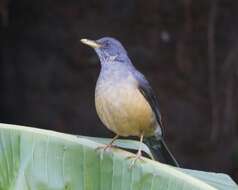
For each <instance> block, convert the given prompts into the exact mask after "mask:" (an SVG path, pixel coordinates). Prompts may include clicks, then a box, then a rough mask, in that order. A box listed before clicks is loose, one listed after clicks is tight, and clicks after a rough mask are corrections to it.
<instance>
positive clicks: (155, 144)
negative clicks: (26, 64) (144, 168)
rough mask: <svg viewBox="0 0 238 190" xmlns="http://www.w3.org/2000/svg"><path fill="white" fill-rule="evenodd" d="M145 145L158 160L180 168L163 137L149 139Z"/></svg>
mask: <svg viewBox="0 0 238 190" xmlns="http://www.w3.org/2000/svg"><path fill="white" fill-rule="evenodd" d="M145 143H146V144H147V145H148V146H149V147H150V149H151V151H152V152H153V154H154V156H155V159H156V160H158V161H161V162H164V163H166V164H169V165H172V166H176V167H179V164H178V162H177V160H176V159H175V157H174V156H173V154H172V153H171V152H170V150H169V148H168V146H167V145H166V143H165V141H164V139H163V138H162V137H149V138H148V139H146V141H145Z"/></svg>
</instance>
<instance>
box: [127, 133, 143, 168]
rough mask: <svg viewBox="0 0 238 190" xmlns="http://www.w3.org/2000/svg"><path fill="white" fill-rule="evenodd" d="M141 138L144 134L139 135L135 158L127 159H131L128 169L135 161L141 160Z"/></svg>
mask: <svg viewBox="0 0 238 190" xmlns="http://www.w3.org/2000/svg"><path fill="white" fill-rule="evenodd" d="M143 137H144V134H143V133H142V134H141V135H140V145H139V149H138V152H137V154H136V155H135V156H131V157H128V158H131V159H132V161H131V164H130V166H129V168H130V169H131V168H132V167H133V166H134V165H135V163H136V161H137V160H141V156H142V154H141V148H142V143H143Z"/></svg>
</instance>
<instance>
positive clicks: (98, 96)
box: [81, 37, 179, 166]
mask: <svg viewBox="0 0 238 190" xmlns="http://www.w3.org/2000/svg"><path fill="white" fill-rule="evenodd" d="M81 42H82V43H83V44H85V45H88V46H90V47H92V48H93V49H94V50H95V52H96V54H97V55H98V57H99V60H100V63H101V70H100V74H99V77H98V80H97V83H96V88H95V105H96V112H97V114H98V116H99V118H100V120H101V121H102V123H103V124H104V125H105V126H106V127H107V128H108V129H109V130H111V131H112V132H113V133H115V134H116V135H115V137H114V138H113V139H112V141H111V142H110V143H109V144H108V145H106V146H105V148H104V150H106V149H107V148H110V147H112V145H113V143H114V142H115V140H116V139H117V138H119V137H120V136H122V137H128V136H136V137H139V138H140V145H139V148H138V152H137V154H136V155H135V157H134V159H133V160H132V163H131V166H133V165H134V164H135V163H136V161H137V160H140V159H141V157H142V152H141V148H142V143H143V139H144V138H149V137H154V139H156V140H155V143H157V145H159V147H160V149H161V150H162V151H161V152H162V153H163V154H164V155H165V156H164V158H165V160H167V162H168V163H169V164H171V165H174V166H179V165H178V162H177V161H176V159H175V158H174V156H173V155H172V153H171V152H170V151H169V149H168V147H167V145H166V143H165V141H164V139H163V138H164V127H163V124H162V117H161V113H160V109H159V102H158V98H157V96H156V94H155V92H154V91H153V89H152V87H151V86H150V84H149V82H148V80H147V79H146V78H145V76H144V75H143V74H142V73H141V72H140V71H138V70H137V69H136V68H135V66H134V65H133V64H132V62H131V60H130V58H129V56H128V54H127V51H126V49H125V48H124V47H123V45H122V44H121V43H120V42H119V41H118V40H117V39H115V38H112V37H103V38H100V39H98V40H91V39H86V38H83V39H81Z"/></svg>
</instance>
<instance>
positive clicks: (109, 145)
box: [103, 135, 119, 151]
mask: <svg viewBox="0 0 238 190" xmlns="http://www.w3.org/2000/svg"><path fill="white" fill-rule="evenodd" d="M118 137H119V135H116V136H115V137H113V139H112V141H111V142H110V143H109V144H107V145H106V146H105V147H104V148H103V150H104V151H106V150H107V149H108V148H111V147H112V146H113V143H114V142H115V140H116V139H117V138H118Z"/></svg>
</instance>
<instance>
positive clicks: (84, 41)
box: [80, 39, 101, 48]
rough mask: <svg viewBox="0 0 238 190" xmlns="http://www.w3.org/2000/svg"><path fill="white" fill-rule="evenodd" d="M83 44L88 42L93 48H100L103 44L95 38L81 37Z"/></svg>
mask: <svg viewBox="0 0 238 190" xmlns="http://www.w3.org/2000/svg"><path fill="white" fill-rule="evenodd" d="M80 41H81V42H82V43H83V44H86V45H88V46H90V47H92V48H100V47H101V45H100V44H99V43H97V42H96V41H93V40H88V39H81V40H80Z"/></svg>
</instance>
